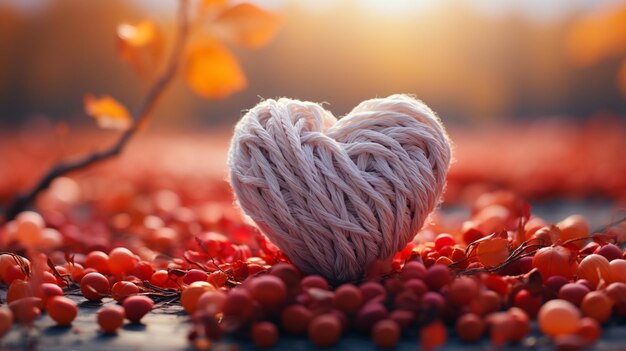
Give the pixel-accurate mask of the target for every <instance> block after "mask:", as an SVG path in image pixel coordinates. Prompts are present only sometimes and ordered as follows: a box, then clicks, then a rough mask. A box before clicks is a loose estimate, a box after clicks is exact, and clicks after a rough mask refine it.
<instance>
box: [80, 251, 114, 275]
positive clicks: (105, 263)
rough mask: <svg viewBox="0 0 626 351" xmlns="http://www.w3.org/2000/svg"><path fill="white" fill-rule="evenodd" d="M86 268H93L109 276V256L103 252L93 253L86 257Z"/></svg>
mask: <svg viewBox="0 0 626 351" xmlns="http://www.w3.org/2000/svg"><path fill="white" fill-rule="evenodd" d="M84 266H85V268H93V269H95V270H96V271H98V272H100V273H102V274H107V273H109V255H107V254H106V253H104V252H102V251H91V252H90V253H88V254H87V256H86V257H85V262H84Z"/></svg>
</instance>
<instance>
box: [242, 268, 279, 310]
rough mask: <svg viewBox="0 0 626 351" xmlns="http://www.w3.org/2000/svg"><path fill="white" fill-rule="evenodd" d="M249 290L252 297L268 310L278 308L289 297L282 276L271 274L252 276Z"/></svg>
mask: <svg viewBox="0 0 626 351" xmlns="http://www.w3.org/2000/svg"><path fill="white" fill-rule="evenodd" d="M248 290H250V294H251V295H252V297H253V298H254V299H255V300H257V301H258V302H259V303H260V304H261V306H262V307H263V308H265V309H268V310H274V309H276V308H278V306H280V304H282V303H283V302H284V301H285V299H286V298H287V286H286V285H285V283H284V282H283V281H282V280H281V279H280V278H278V277H277V276H274V275H271V274H265V275H262V276H258V277H254V278H252V280H251V281H250V283H249V285H248Z"/></svg>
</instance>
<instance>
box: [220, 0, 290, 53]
mask: <svg viewBox="0 0 626 351" xmlns="http://www.w3.org/2000/svg"><path fill="white" fill-rule="evenodd" d="M280 23H281V20H280V17H279V16H278V15H276V14H273V13H271V12H268V11H265V10H263V9H262V8H260V7H257V6H255V5H252V4H249V3H241V4H238V5H235V6H233V7H230V8H228V9H226V10H225V11H224V12H222V13H221V14H220V15H219V16H218V17H217V19H216V20H215V23H214V25H215V27H214V30H215V32H216V34H217V35H219V36H221V37H223V38H224V39H225V40H228V41H231V42H233V43H235V44H238V45H241V46H244V47H248V48H257V47H260V46H263V45H265V44H267V43H268V42H269V41H270V40H271V39H272V38H273V37H274V35H275V34H276V32H277V31H278V28H279V27H280Z"/></svg>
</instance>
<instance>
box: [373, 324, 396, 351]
mask: <svg viewBox="0 0 626 351" xmlns="http://www.w3.org/2000/svg"><path fill="white" fill-rule="evenodd" d="M372 339H373V340H374V344H376V346H378V347H380V348H392V347H395V346H396V344H397V343H398V340H399V339H400V326H398V323H396V322H395V321H393V320H391V319H383V320H381V321H378V322H377V323H376V324H375V325H374V328H373V329H372Z"/></svg>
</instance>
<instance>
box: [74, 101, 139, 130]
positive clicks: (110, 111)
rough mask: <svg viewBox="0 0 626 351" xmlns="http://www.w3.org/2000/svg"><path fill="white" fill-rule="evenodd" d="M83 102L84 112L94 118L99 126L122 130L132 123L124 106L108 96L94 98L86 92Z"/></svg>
mask: <svg viewBox="0 0 626 351" xmlns="http://www.w3.org/2000/svg"><path fill="white" fill-rule="evenodd" d="M84 103H85V113H87V114H88V115H89V116H91V117H93V118H95V119H96V122H98V126H100V128H106V129H122V130H123V129H128V127H130V125H131V123H132V119H131V117H130V113H128V110H127V109H126V107H124V106H123V105H122V104H120V103H119V102H117V100H115V99H113V98H112V97H110V96H106V95H105V96H102V97H101V98H96V97H94V96H93V95H91V94H87V95H85V100H84Z"/></svg>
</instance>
